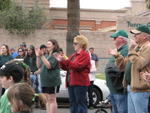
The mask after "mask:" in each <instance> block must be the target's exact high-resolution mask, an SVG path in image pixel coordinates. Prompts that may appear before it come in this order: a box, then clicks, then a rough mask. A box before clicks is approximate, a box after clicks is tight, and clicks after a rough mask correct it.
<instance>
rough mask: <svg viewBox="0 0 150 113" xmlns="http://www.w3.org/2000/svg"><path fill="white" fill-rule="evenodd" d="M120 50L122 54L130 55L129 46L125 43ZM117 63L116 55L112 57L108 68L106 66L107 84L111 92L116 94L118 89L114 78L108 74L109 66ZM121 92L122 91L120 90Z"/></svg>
mask: <svg viewBox="0 0 150 113" xmlns="http://www.w3.org/2000/svg"><path fill="white" fill-rule="evenodd" d="M118 52H119V53H120V54H121V55H122V56H124V57H125V56H127V55H128V46H127V45H124V46H122V47H120V48H119V49H118ZM114 63H115V58H114V57H111V58H110V59H109V61H108V63H107V65H106V68H105V75H106V83H107V86H108V88H109V90H110V92H111V93H113V94H115V93H118V91H117V89H116V88H115V87H114V86H113V81H112V79H111V78H110V75H109V74H108V68H107V67H108V66H109V65H112V64H114ZM119 93H120V92H119Z"/></svg>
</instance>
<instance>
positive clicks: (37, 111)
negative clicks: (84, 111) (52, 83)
mask: <svg viewBox="0 0 150 113" xmlns="http://www.w3.org/2000/svg"><path fill="white" fill-rule="evenodd" d="M94 112H95V109H93V110H88V113H94ZM34 113H46V110H40V109H35V110H34ZM57 113H70V112H69V108H58V111H57Z"/></svg>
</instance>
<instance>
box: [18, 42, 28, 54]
mask: <svg viewBox="0 0 150 113" xmlns="http://www.w3.org/2000/svg"><path fill="white" fill-rule="evenodd" d="M19 48H22V49H24V51H25V53H26V54H27V52H28V49H27V44H26V42H22V43H21V44H20V45H19Z"/></svg>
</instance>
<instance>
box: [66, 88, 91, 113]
mask: <svg viewBox="0 0 150 113" xmlns="http://www.w3.org/2000/svg"><path fill="white" fill-rule="evenodd" d="M87 89H88V87H86V86H69V87H68V92H69V100H70V112H71V113H87V112H88V110H87V98H86V94H87Z"/></svg>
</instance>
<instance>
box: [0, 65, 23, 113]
mask: <svg viewBox="0 0 150 113" xmlns="http://www.w3.org/2000/svg"><path fill="white" fill-rule="evenodd" d="M23 76H24V71H23V68H22V67H21V66H20V65H19V64H17V63H8V64H7V63H6V64H4V65H3V66H2V67H1V68H0V84H1V86H2V87H3V88H5V89H6V90H5V93H4V94H3V95H2V96H1V98H0V113H12V112H11V110H10V106H9V104H8V98H7V92H8V90H9V88H10V87H11V86H13V85H14V84H16V83H18V82H20V81H21V80H22V78H23Z"/></svg>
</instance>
